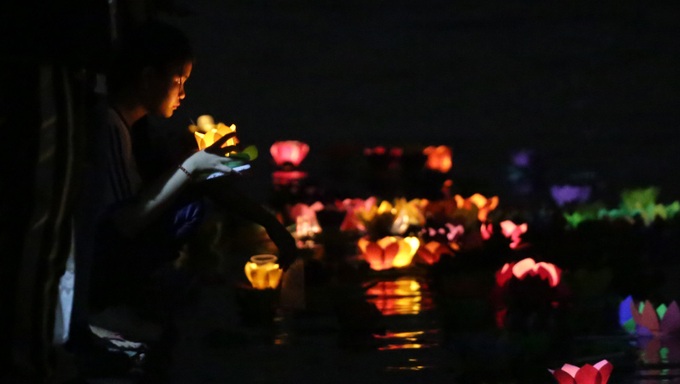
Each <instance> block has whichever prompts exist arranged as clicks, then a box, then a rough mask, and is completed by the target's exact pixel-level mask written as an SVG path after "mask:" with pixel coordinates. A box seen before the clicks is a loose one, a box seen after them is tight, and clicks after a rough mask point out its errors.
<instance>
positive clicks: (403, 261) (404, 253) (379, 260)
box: [357, 236, 420, 271]
mask: <svg viewBox="0 0 680 384" xmlns="http://www.w3.org/2000/svg"><path fill="white" fill-rule="evenodd" d="M357 245H358V247H359V249H360V250H361V252H362V255H363V257H364V259H365V260H366V261H367V262H368V263H369V265H370V267H371V269H373V270H375V271H382V270H385V269H390V268H403V267H406V266H408V265H410V264H411V261H413V256H415V254H416V252H417V251H418V247H419V246H420V240H419V239H418V238H417V237H415V236H407V237H399V236H386V237H383V238H381V239H380V240H378V241H375V242H374V241H371V240H368V239H367V238H365V237H362V238H361V239H359V241H358V242H357Z"/></svg>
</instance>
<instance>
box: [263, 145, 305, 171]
mask: <svg viewBox="0 0 680 384" xmlns="http://www.w3.org/2000/svg"><path fill="white" fill-rule="evenodd" d="M269 151H270V153H271V154H272V157H273V158H274V162H275V163H276V165H278V166H279V167H285V166H292V167H297V166H299V165H300V163H301V162H302V160H304V159H305V157H306V156H307V153H309V145H307V144H306V143H303V142H301V141H297V140H287V141H277V142H275V143H274V144H272V146H271V148H270V149H269Z"/></svg>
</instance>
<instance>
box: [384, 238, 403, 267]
mask: <svg viewBox="0 0 680 384" xmlns="http://www.w3.org/2000/svg"><path fill="white" fill-rule="evenodd" d="M400 248H401V245H400V244H399V242H393V243H391V244H389V245H388V246H387V247H385V251H384V252H385V255H384V263H385V266H386V268H391V267H392V266H393V263H394V259H395V257H397V255H398V254H399V250H400Z"/></svg>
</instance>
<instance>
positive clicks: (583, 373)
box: [548, 360, 614, 384]
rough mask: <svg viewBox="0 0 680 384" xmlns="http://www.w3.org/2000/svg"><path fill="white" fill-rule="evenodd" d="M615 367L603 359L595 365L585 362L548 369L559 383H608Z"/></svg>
mask: <svg viewBox="0 0 680 384" xmlns="http://www.w3.org/2000/svg"><path fill="white" fill-rule="evenodd" d="M613 369H614V366H613V365H612V364H611V363H610V362H608V361H607V360H601V361H600V362H599V363H597V364H595V365H590V364H585V365H583V366H582V367H577V366H575V365H571V364H564V365H563V366H562V368H560V369H556V370H552V369H548V371H550V373H552V375H553V376H554V377H555V379H557V382H558V383H559V384H607V381H609V376H611V374H612V370H613Z"/></svg>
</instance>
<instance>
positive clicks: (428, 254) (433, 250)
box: [416, 241, 453, 265]
mask: <svg viewBox="0 0 680 384" xmlns="http://www.w3.org/2000/svg"><path fill="white" fill-rule="evenodd" d="M416 254H417V255H418V259H417V260H421V261H423V262H424V263H425V264H429V265H432V264H435V263H437V262H438V261H439V259H441V256H442V255H444V254H449V255H452V254H453V252H452V250H451V248H449V247H447V246H446V245H444V244H442V243H440V242H438V241H430V242H429V243H426V244H423V245H421V246H420V247H418V251H417V253H416Z"/></svg>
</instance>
